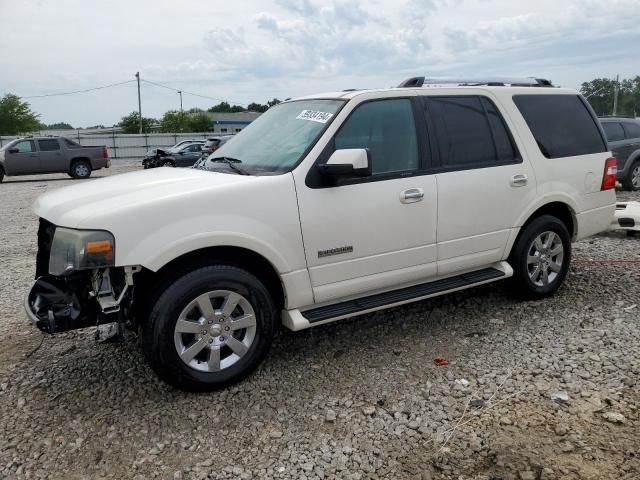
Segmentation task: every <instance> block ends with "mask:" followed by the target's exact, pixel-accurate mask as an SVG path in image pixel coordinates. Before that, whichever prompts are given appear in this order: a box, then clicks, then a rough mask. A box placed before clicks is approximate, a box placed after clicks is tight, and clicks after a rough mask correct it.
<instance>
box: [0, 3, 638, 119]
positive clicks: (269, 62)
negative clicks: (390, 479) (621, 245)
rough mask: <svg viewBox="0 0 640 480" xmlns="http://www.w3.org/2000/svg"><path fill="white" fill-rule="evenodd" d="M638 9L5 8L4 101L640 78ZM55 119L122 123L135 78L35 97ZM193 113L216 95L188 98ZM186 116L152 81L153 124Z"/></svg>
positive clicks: (106, 93)
mask: <svg viewBox="0 0 640 480" xmlns="http://www.w3.org/2000/svg"><path fill="white" fill-rule="evenodd" d="M639 15H640V0H606V1H602V0H535V1H531V0H526V1H520V0H504V1H503V0H496V1H490V0H424V1H419V0H413V1H403V0H394V1H384V0H367V1H361V0H325V1H320V0H274V1H266V0H265V1H258V0H232V1H229V0H225V1H219V0H209V1H207V0H174V1H168V0H126V1H124V0H109V1H96V0H0V19H2V27H1V28H0V62H1V63H0V95H4V94H5V93H9V92H10V93H15V94H17V95H20V96H31V95H41V94H48V93H57V92H68V91H73V90H81V89H88V88H92V87H96V86H100V85H106V84H111V83H116V82H123V81H127V80H132V79H134V74H135V72H136V71H140V76H141V78H143V79H147V80H150V81H154V82H159V83H163V84H166V85H169V86H172V87H175V88H179V89H183V90H186V91H190V92H194V93H199V94H202V95H205V96H210V97H215V98H220V99H224V100H227V101H230V102H237V103H240V104H247V103H249V102H252V101H257V102H260V103H264V102H266V101H267V100H269V99H271V98H273V97H278V98H280V99H284V98H287V97H296V96H300V95H304V94H310V93H316V92H321V91H327V90H335V89H340V90H342V89H345V88H364V87H388V86H392V85H397V84H398V83H399V82H400V81H402V80H403V79H404V78H406V77H410V76H416V75H425V74H426V75H474V76H477V75H492V76H495V75H511V76H514V75H516V76H532V75H535V76H540V77H545V78H550V79H552V80H553V81H554V83H556V84H560V85H562V86H569V87H575V88H578V87H579V86H580V84H581V83H582V82H583V81H587V80H591V79H593V78H596V77H614V76H615V75H616V74H620V76H621V77H630V76H634V75H638V74H640V51H639V50H638V47H640V22H639V21H638V20H639V18H640V17H639ZM28 101H29V102H30V103H31V106H32V109H33V110H34V111H36V112H38V113H40V114H41V120H42V121H44V122H45V123H53V122H62V121H64V122H68V123H71V124H72V125H74V126H88V125H94V124H104V125H112V124H114V123H116V122H118V121H119V119H120V117H122V116H123V115H125V114H127V113H129V112H131V111H132V110H137V96H136V86H135V83H133V82H132V83H129V84H125V85H122V86H117V87H113V88H108V89H104V90H99V91H94V92H89V93H81V94H76V95H69V96H60V97H47V98H32V99H28ZM183 101H184V107H185V109H188V108H191V107H201V108H207V107H209V106H211V105H212V104H214V103H217V102H216V101H215V100H209V99H205V98H200V97H196V96H192V95H187V94H185V95H184V96H183ZM175 108H179V97H178V94H177V93H176V92H172V91H170V90H167V89H163V88H160V87H156V86H152V85H149V84H144V83H143V85H142V109H143V115H144V116H152V117H160V116H161V115H162V113H163V112H164V111H166V110H168V109H175Z"/></svg>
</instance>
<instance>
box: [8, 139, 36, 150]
mask: <svg viewBox="0 0 640 480" xmlns="http://www.w3.org/2000/svg"><path fill="white" fill-rule="evenodd" d="M11 148H12V149H13V148H15V149H17V150H18V151H19V152H20V153H30V152H35V151H36V146H35V143H34V141H33V140H22V141H21V142H18V143H16V144H15V145H14V146H13V147H11Z"/></svg>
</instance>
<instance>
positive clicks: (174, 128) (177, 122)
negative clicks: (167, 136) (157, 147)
mask: <svg viewBox="0 0 640 480" xmlns="http://www.w3.org/2000/svg"><path fill="white" fill-rule="evenodd" d="M160 131H162V132H167V133H175V132H190V131H191V125H190V124H189V114H187V113H185V112H179V111H177V110H169V111H168V112H165V114H164V115H163V116H162V119H161V120H160Z"/></svg>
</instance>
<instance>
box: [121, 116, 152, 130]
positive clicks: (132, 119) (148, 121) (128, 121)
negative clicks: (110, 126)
mask: <svg viewBox="0 0 640 480" xmlns="http://www.w3.org/2000/svg"><path fill="white" fill-rule="evenodd" d="M156 123H158V121H157V120H156V119H154V118H147V117H142V133H148V132H149V131H150V130H151V127H152V126H153V125H155V124H156ZM118 126H119V127H120V128H122V130H123V131H124V133H140V115H138V112H131V113H130V114H129V115H127V116H125V117H122V119H121V120H120V123H118Z"/></svg>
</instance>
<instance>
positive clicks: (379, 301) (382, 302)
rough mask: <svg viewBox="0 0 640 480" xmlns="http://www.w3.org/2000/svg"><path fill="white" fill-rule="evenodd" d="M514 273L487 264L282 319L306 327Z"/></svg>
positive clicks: (501, 265)
mask: <svg viewBox="0 0 640 480" xmlns="http://www.w3.org/2000/svg"><path fill="white" fill-rule="evenodd" d="M512 275H513V270H512V269H511V267H510V266H509V264H507V263H506V262H500V263H498V264H495V265H494V266H493V267H490V268H483V269H482V270H476V271H473V272H468V273H463V274H460V275H456V276H454V277H447V278H443V279H440V280H434V281H432V282H428V283H422V284H419V285H413V286H411V287H406V288H401V289H398V290H391V291H389V292H384V293H378V294H375V295H369V296H366V297H360V298H356V299H353V300H347V301H345V302H340V303H334V304H332V305H326V306H322V307H316V308H311V309H309V310H305V311H303V312H301V311H300V310H298V309H295V310H285V311H283V312H282V313H283V315H282V322H283V324H284V325H285V326H286V327H288V328H290V329H291V330H294V331H295V330H304V329H305V328H309V327H312V326H315V325H319V324H323V323H329V322H333V321H336V320H341V319H343V318H348V317H353V316H356V315H361V314H363V313H368V312H373V311H376V310H381V309H384V308H389V307H393V306H396V305H402V304H405V303H410V302H415V301H418V300H423V299H425V298H429V297H434V296H438V295H443V294H445V293H449V292H455V291H457V290H462V289H466V288H469V287H473V286H476V285H482V284H484V283H489V282H493V281H495V280H500V279H503V278H507V277H511V276H512Z"/></svg>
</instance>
